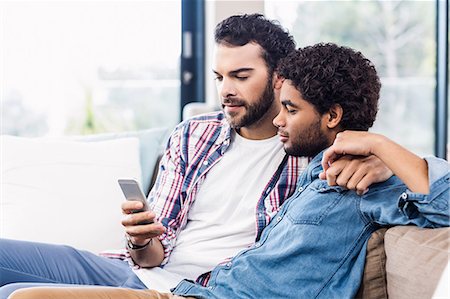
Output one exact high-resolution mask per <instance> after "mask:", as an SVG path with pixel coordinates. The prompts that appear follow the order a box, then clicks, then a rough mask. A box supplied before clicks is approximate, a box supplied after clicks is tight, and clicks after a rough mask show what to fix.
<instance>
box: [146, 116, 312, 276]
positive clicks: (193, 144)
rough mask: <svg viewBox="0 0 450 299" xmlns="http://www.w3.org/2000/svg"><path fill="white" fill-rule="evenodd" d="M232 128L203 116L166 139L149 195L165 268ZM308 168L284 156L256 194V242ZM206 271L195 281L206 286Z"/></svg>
mask: <svg viewBox="0 0 450 299" xmlns="http://www.w3.org/2000/svg"><path fill="white" fill-rule="evenodd" d="M230 138H231V127H230V125H229V124H228V122H227V121H226V119H225V117H224V115H223V113H222V112H215V113H210V114H205V115H203V116H199V117H196V118H192V119H190V120H187V121H184V122H182V123H181V124H179V125H178V126H177V127H176V128H175V129H174V131H173V133H172V135H171V136H170V138H169V141H168V144H167V148H166V150H165V152H164V155H163V157H162V159H161V162H160V165H159V173H158V178H157V180H156V183H155V186H154V187H153V189H152V191H151V192H150V195H149V201H150V206H151V208H152V210H153V211H154V212H155V213H156V215H157V220H158V221H159V222H161V223H162V224H163V225H164V226H165V227H166V232H165V233H164V234H162V235H161V236H159V240H160V241H161V243H162V245H163V247H164V260H163V262H162V265H164V264H166V263H167V261H168V259H169V256H170V253H171V252H172V249H173V248H174V246H175V244H176V241H177V236H178V234H179V233H180V232H181V230H182V229H183V228H184V227H185V226H186V222H187V219H188V212H189V210H190V208H191V206H192V204H193V202H194V201H195V198H196V195H197V192H198V190H199V188H201V185H202V183H203V181H204V180H205V177H206V175H207V173H208V171H209V170H210V169H211V168H212V167H214V165H215V164H216V163H217V162H218V161H219V160H220V159H221V157H222V156H223V154H224V153H225V152H226V151H227V149H228V147H229V145H230V140H231V139H230ZM307 164H308V160H307V159H305V158H296V157H291V156H287V155H286V156H285V157H284V159H283V161H282V163H281V164H280V166H279V167H278V169H277V171H276V172H275V173H274V175H273V177H272V178H271V180H270V181H269V182H268V183H267V185H266V187H265V188H264V190H263V191H262V193H261V197H260V198H259V200H258V202H257V206H256V214H255V219H256V228H257V230H256V231H257V234H256V240H258V239H259V238H260V236H261V232H262V230H263V229H264V227H266V225H267V224H268V223H269V221H270V219H271V218H272V217H273V216H274V215H275V214H276V213H277V212H278V210H279V209H280V206H281V204H282V203H283V202H284V200H285V199H287V198H288V197H289V196H290V195H291V194H292V193H293V192H294V190H295V186H296V183H297V178H298V176H299V174H300V172H301V171H303V170H304V169H305V168H306V166H307ZM208 274H209V273H205V274H204V275H202V276H200V277H199V278H198V280H197V281H198V282H200V283H202V284H206V283H207V281H208V277H209V275H208Z"/></svg>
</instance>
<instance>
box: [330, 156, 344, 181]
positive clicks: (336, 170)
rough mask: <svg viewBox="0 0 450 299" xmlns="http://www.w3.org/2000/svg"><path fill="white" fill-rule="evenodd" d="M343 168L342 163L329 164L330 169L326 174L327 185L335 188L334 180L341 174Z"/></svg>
mask: <svg viewBox="0 0 450 299" xmlns="http://www.w3.org/2000/svg"><path fill="white" fill-rule="evenodd" d="M344 166H345V163H343V161H339V160H338V161H335V162H334V163H333V164H331V166H330V168H328V170H327V172H326V177H327V183H328V185H330V186H336V178H337V176H338V175H339V174H340V173H341V171H342V169H343V168H344Z"/></svg>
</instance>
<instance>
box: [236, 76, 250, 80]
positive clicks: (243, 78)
mask: <svg viewBox="0 0 450 299" xmlns="http://www.w3.org/2000/svg"><path fill="white" fill-rule="evenodd" d="M236 79H238V80H239V81H245V80H247V79H248V76H236Z"/></svg>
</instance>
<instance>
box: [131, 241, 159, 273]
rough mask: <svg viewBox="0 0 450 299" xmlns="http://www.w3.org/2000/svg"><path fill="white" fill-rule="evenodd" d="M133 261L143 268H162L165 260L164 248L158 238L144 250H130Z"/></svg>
mask: <svg viewBox="0 0 450 299" xmlns="http://www.w3.org/2000/svg"><path fill="white" fill-rule="evenodd" d="M128 251H129V252H130V255H131V258H132V259H133V261H134V262H135V263H136V264H137V265H139V266H140V267H143V268H152V267H157V266H160V265H161V263H162V261H163V259H164V248H163V246H162V244H161V242H160V241H159V240H158V238H153V239H152V241H151V244H149V245H148V246H147V247H145V248H143V249H138V250H132V249H130V248H129V249H128Z"/></svg>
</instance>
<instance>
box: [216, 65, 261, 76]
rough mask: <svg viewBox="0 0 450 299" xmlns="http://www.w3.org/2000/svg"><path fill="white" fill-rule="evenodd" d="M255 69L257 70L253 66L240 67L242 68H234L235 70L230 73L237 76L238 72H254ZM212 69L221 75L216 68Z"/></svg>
mask: <svg viewBox="0 0 450 299" xmlns="http://www.w3.org/2000/svg"><path fill="white" fill-rule="evenodd" d="M253 70H255V69H254V68H251V67H242V68H240V69H237V70H233V71H231V72H229V75H231V76H235V75H237V74H239V73H242V72H252V71H253ZM212 71H213V73H214V74H216V75H220V74H219V73H218V72H216V71H215V70H212Z"/></svg>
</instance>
